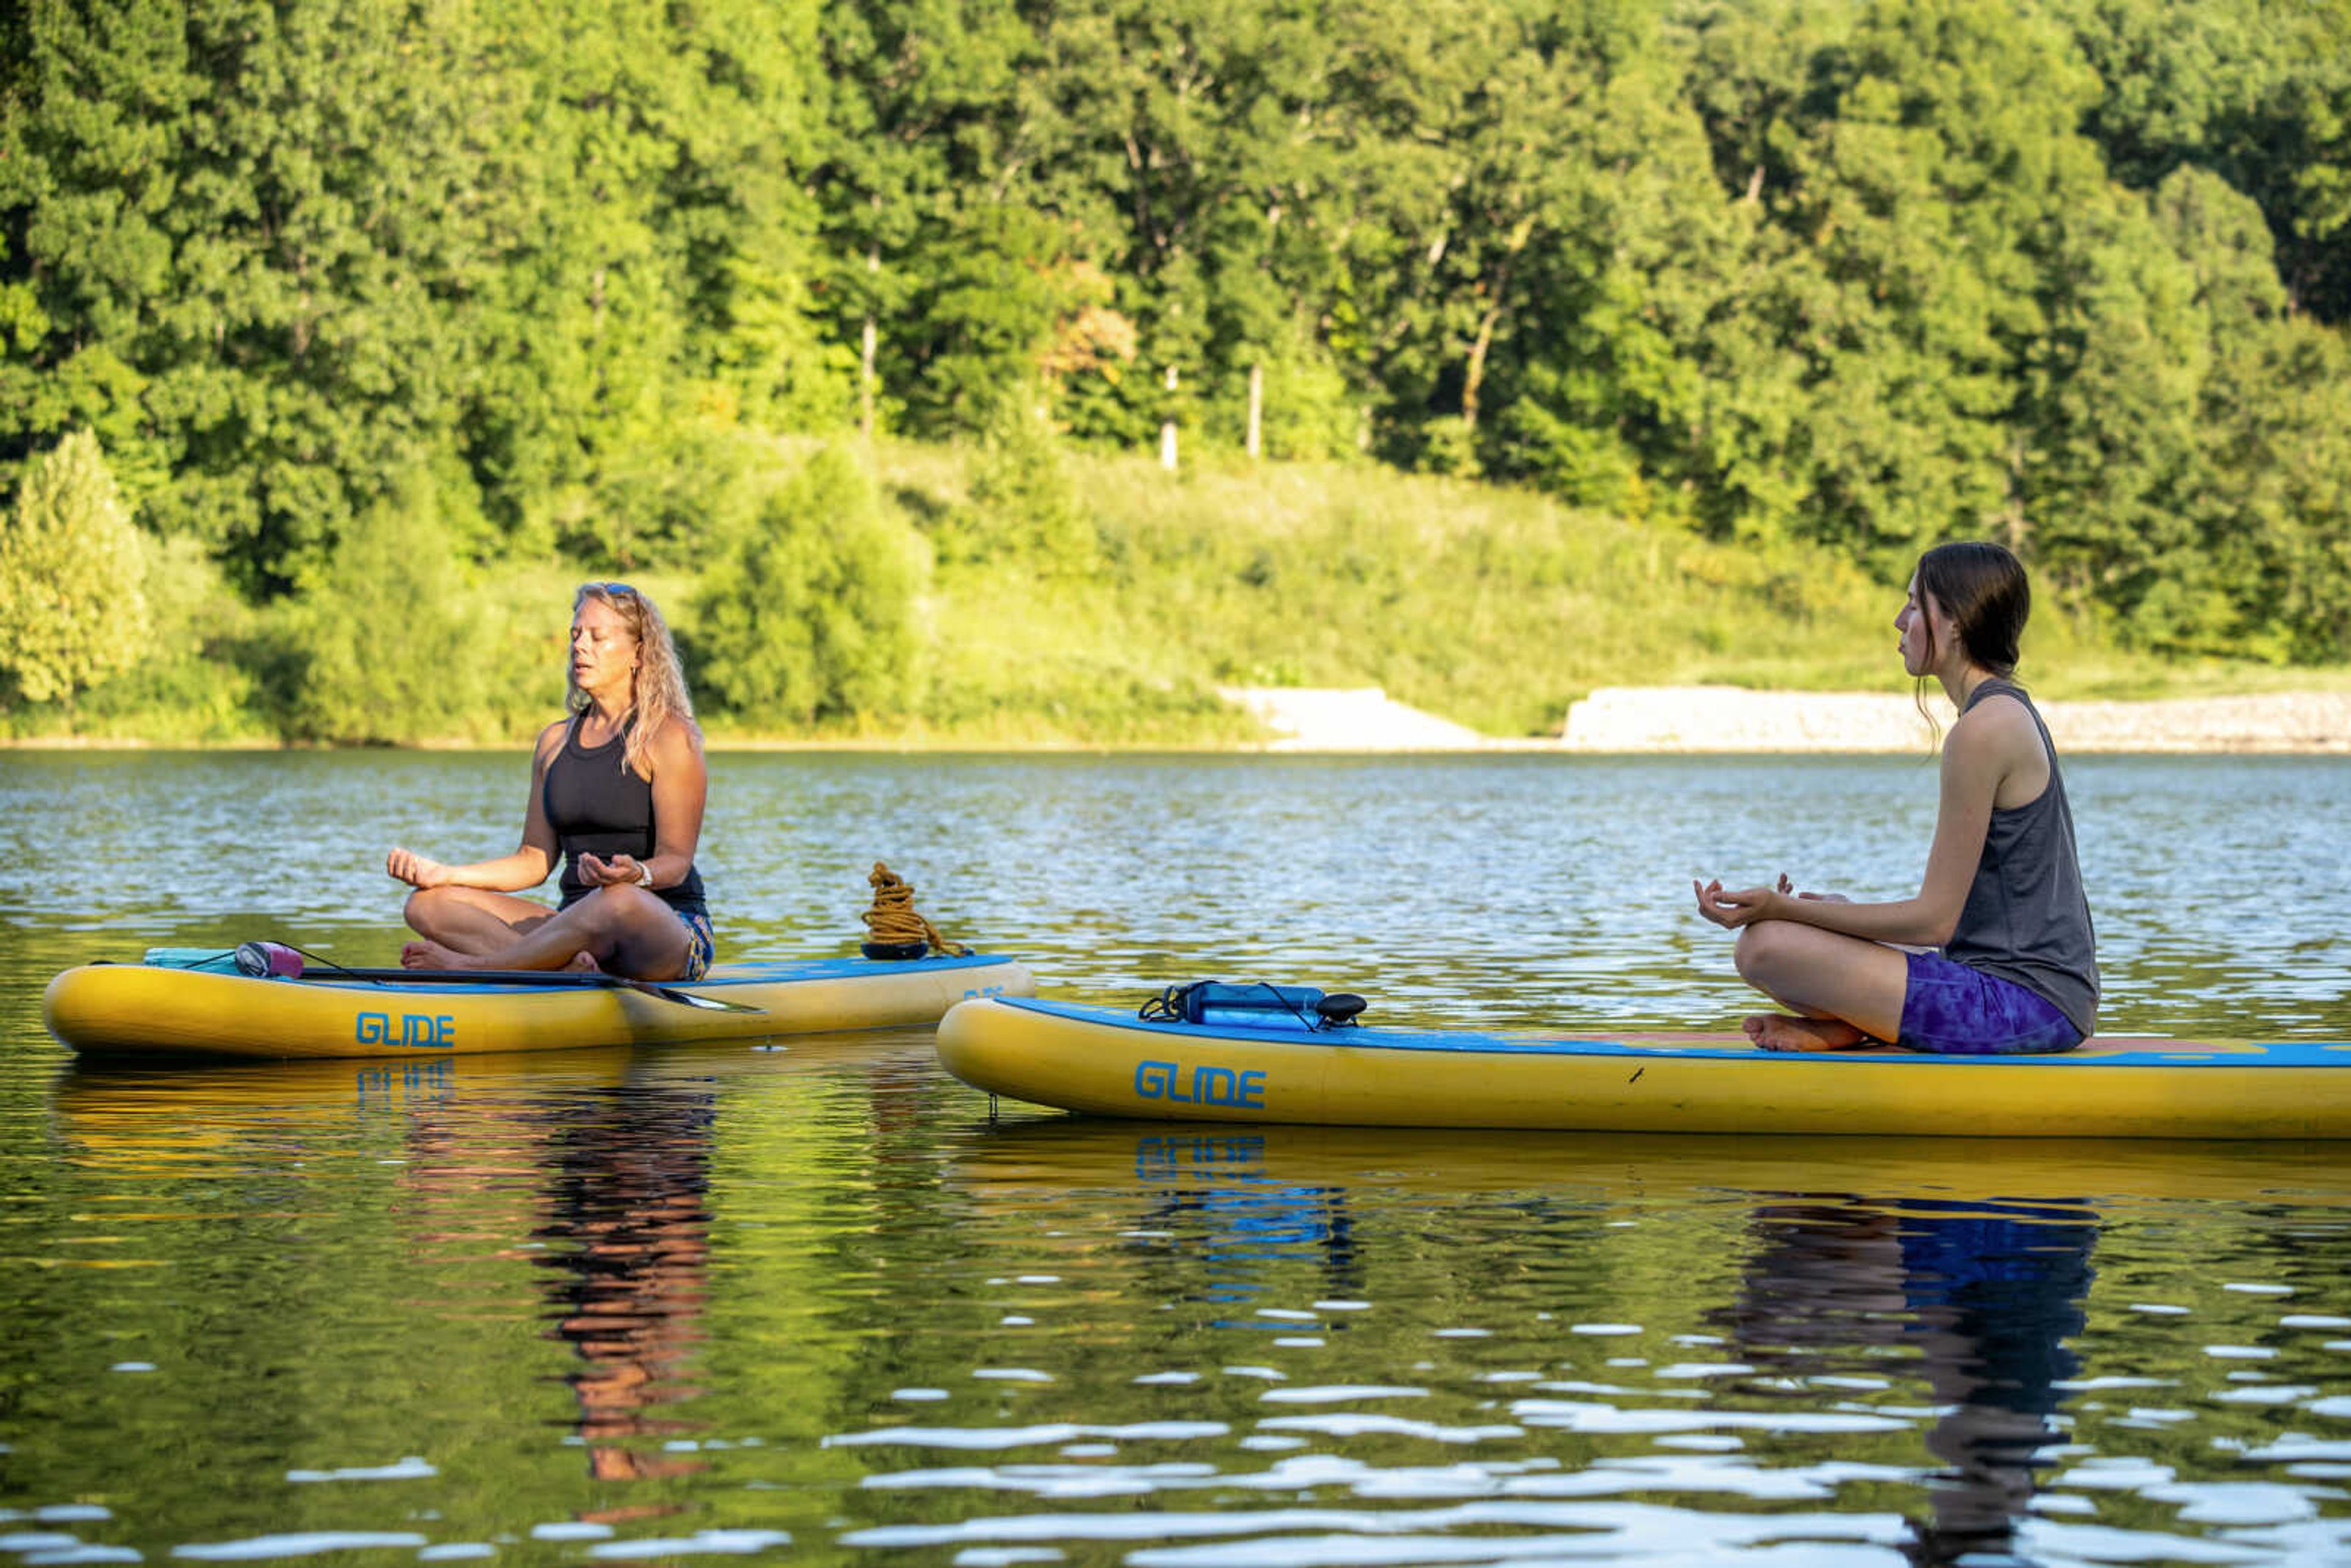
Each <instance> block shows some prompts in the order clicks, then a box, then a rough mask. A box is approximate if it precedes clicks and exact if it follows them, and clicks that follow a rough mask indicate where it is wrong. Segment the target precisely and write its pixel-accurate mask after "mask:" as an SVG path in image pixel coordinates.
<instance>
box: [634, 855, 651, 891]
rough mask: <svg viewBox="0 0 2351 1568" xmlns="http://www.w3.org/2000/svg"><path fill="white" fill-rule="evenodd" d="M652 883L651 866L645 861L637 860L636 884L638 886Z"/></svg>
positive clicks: (646, 885) (648, 885) (649, 885)
mask: <svg viewBox="0 0 2351 1568" xmlns="http://www.w3.org/2000/svg"><path fill="white" fill-rule="evenodd" d="M637 885H638V886H639V887H651V886H653V867H652V866H651V865H650V864H648V863H647V862H643V861H639V862H637Z"/></svg>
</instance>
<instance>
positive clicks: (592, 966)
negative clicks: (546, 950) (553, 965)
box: [563, 952, 604, 975]
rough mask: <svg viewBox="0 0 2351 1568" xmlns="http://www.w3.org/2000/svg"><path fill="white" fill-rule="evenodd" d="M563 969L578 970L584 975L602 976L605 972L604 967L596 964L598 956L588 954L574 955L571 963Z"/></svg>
mask: <svg viewBox="0 0 2351 1568" xmlns="http://www.w3.org/2000/svg"><path fill="white" fill-rule="evenodd" d="M563 967H565V968H566V969H576V970H578V971H579V972H580V973H581V974H583V975H601V974H602V973H603V972H604V967H603V966H602V965H601V964H599V963H597V962H596V955H595V954H593V953H587V952H580V953H574V954H573V955H572V956H571V962H569V964H566V965H564V966H563Z"/></svg>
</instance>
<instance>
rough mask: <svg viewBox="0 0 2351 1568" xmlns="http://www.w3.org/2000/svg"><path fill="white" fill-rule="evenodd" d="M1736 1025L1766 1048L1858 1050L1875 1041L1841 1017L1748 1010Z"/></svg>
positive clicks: (1748, 1036) (1771, 1049)
mask: <svg viewBox="0 0 2351 1568" xmlns="http://www.w3.org/2000/svg"><path fill="white" fill-rule="evenodd" d="M1739 1027H1740V1029H1742V1030H1746V1031H1747V1038H1748V1039H1750V1040H1753V1041H1754V1042H1755V1043H1756V1044H1757V1045H1760V1046H1761V1047H1762V1048H1763V1049H1764V1050H1766V1051H1858V1050H1861V1049H1864V1048H1865V1047H1868V1046H1873V1045H1876V1043H1877V1041H1876V1040H1872V1039H1871V1038H1870V1037H1869V1036H1867V1035H1865V1034H1864V1033H1862V1032H1861V1030H1857V1029H1855V1028H1854V1027H1853V1025H1851V1024H1849V1023H1847V1022H1845V1021H1844V1019H1803V1018H1791V1017H1789V1016H1788V1015H1787V1014H1786V1013H1749V1014H1748V1015H1747V1016H1746V1017H1745V1018H1743V1019H1740V1020H1739Z"/></svg>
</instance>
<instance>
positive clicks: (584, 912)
mask: <svg viewBox="0 0 2351 1568" xmlns="http://www.w3.org/2000/svg"><path fill="white" fill-rule="evenodd" d="M565 706H567V707H568V708H569V710H570V713H569V717H566V718H562V719H559V720H557V721H556V722H555V723H553V724H551V725H549V726H548V727H547V728H546V729H544V730H543V731H541V732H540V734H539V737H538V747H537V748H536V751H535V754H534V757H533V760H532V765H531V779H530V803H529V806H528V810H526V811H525V813H524V816H523V830H522V843H521V845H520V846H519V847H518V848H517V849H516V850H515V852H513V853H512V854H509V855H505V856H502V857H500V858H499V859H496V860H491V861H481V862H476V863H475V864H472V865H455V866H453V865H444V864H442V863H441V862H439V861H435V860H429V859H427V858H426V857H424V856H423V855H420V854H417V853H416V852H413V851H411V850H405V849H395V850H393V851H392V852H391V853H390V854H388V855H387V856H385V858H384V869H385V870H386V871H387V872H389V873H391V874H392V876H393V877H394V878H396V879H397V880H399V881H401V882H404V883H408V884H409V885H410V886H412V887H413V888H415V889H416V891H415V892H414V893H413V894H410V895H409V899H408V910H407V915H408V924H409V925H411V926H413V928H414V929H415V931H416V934H417V936H418V938H419V939H418V940H417V941H414V942H411V943H409V944H408V945H407V946H405V947H403V948H402V950H401V955H400V961H401V963H402V964H403V965H404V966H406V967H409V968H412V969H562V968H581V969H593V968H601V969H604V970H607V971H609V972H611V973H612V974H616V975H624V976H626V977H629V978H631V979H636V980H698V979H700V978H701V977H702V976H703V975H704V973H705V971H707V970H708V968H709V967H710V959H711V933H710V912H709V909H708V907H707V906H706V905H705V904H704V902H703V894H702V877H701V875H700V873H697V872H696V871H695V869H694V851H695V841H697V840H698V839H699V838H700V836H701V833H702V810H703V801H704V797H705V793H706V792H707V787H708V780H707V777H706V775H705V771H704V768H703V761H702V732H701V731H700V730H699V729H697V728H695V723H694V704H693V700H692V699H691V698H690V697H688V696H687V695H686V690H685V674H684V671H683V670H682V669H681V668H680V667H679V665H678V661H677V649H676V646H675V645H674V643H672V642H671V641H670V635H669V627H668V626H667V625H666V624H665V623H664V622H663V620H662V618H661V612H659V611H658V610H656V609H654V608H653V601H652V600H650V599H647V598H646V597H645V596H644V595H643V594H642V593H640V592H638V591H636V590H635V589H633V588H631V587H630V586H629V585H628V584H627V583H625V582H591V583H589V584H587V585H586V586H584V587H582V588H581V589H580V591H579V592H578V593H576V594H574V595H573V596H572V601H571V662H570V665H569V679H568V682H567V690H566V699H565ZM551 871H560V872H561V873H562V883H561V885H562V889H563V897H562V902H561V904H559V906H558V907H557V908H556V910H555V911H554V912H553V913H551V914H550V913H549V911H548V909H547V907H546V906H545V905H544V904H534V903H532V902H530V901H529V900H528V899H522V898H517V897H515V896H513V895H514V894H516V893H518V892H520V891H521V890H523V889H525V888H531V887H537V886H538V884H539V883H543V882H545V881H546V880H547V876H548V873H549V872H551Z"/></svg>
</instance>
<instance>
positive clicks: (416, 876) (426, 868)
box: [383, 849, 450, 888]
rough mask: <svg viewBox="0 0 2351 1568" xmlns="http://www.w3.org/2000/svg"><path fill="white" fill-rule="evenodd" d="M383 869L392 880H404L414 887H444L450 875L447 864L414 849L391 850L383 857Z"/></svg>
mask: <svg viewBox="0 0 2351 1568" xmlns="http://www.w3.org/2000/svg"><path fill="white" fill-rule="evenodd" d="M383 869H384V871H385V872H386V873H389V874H390V875H391V877H392V881H394V882H404V883H407V884H408V885H409V886H411V887H414V888H426V887H444V886H446V885H447V884H448V882H449V876H450V872H449V868H448V867H447V866H445V865H443V864H442V863H441V862H439V861H436V860H431V859H428V858H426V857H425V856H423V855H420V854H418V853H417V852H415V851H414V850H397V849H396V850H394V851H392V852H391V853H390V854H388V855H386V856H384V857H383Z"/></svg>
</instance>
